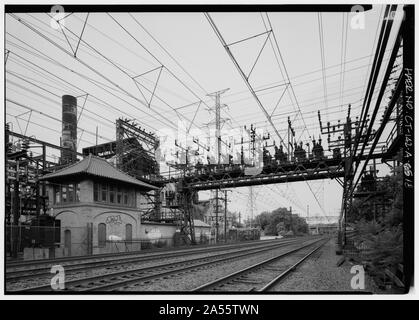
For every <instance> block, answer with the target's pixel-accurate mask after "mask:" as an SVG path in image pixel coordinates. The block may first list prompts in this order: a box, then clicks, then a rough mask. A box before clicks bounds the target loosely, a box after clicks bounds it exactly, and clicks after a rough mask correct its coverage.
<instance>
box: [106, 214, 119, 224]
mask: <svg viewBox="0 0 419 320" xmlns="http://www.w3.org/2000/svg"><path fill="white" fill-rule="evenodd" d="M105 223H106V224H122V219H121V216H120V215H117V216H109V217H107V218H106V221H105Z"/></svg>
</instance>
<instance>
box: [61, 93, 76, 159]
mask: <svg viewBox="0 0 419 320" xmlns="http://www.w3.org/2000/svg"><path fill="white" fill-rule="evenodd" d="M62 108H63V117H62V125H63V129H62V138H61V146H62V147H63V148H66V149H68V151H67V150H61V164H70V163H73V162H76V160H77V156H76V153H75V152H76V151H77V98H76V97H73V96H69V95H64V96H63V97H62Z"/></svg>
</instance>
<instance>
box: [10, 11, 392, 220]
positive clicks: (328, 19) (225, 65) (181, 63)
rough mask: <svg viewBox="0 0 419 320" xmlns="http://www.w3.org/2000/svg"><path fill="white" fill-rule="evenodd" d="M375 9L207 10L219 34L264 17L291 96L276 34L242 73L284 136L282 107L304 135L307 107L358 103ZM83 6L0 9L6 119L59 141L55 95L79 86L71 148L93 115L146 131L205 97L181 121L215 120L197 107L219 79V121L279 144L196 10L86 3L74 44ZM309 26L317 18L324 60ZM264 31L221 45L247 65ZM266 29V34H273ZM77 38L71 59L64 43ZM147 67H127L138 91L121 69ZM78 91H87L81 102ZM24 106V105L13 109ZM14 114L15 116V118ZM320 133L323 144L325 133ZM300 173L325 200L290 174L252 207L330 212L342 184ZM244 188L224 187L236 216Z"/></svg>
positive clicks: (259, 190) (108, 133)
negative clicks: (53, 11)
mask: <svg viewBox="0 0 419 320" xmlns="http://www.w3.org/2000/svg"><path fill="white" fill-rule="evenodd" d="M64 9H65V7H64ZM69 13H70V12H68V13H67V12H66V13H65V15H67V14H69ZM382 14H383V6H379V5H374V7H373V9H372V10H371V11H368V12H366V13H365V28H363V29H352V28H351V18H352V17H353V14H346V13H323V14H321V15H320V16H319V15H318V14H317V13H275V12H272V13H268V15H266V14H265V13H212V14H211V17H212V18H213V20H214V22H215V24H216V25H217V27H218V29H219V30H220V32H221V34H222V36H223V37H224V39H225V41H226V42H227V43H232V42H235V41H238V40H241V39H245V38H247V37H252V36H254V35H257V34H260V33H263V32H266V30H269V29H270V26H269V24H268V18H269V20H270V22H271V24H272V29H273V33H274V35H275V38H276V40H277V42H278V46H279V49H280V53H281V55H282V59H283V62H284V64H285V66H286V69H287V72H288V75H289V78H290V82H291V84H292V88H293V89H294V92H295V96H296V99H294V98H293V95H292V91H291V90H290V87H289V86H287V87H286V88H287V89H286V90H285V91H284V88H285V84H286V83H287V79H286V78H284V76H283V73H284V70H283V65H282V64H281V63H279V64H278V62H277V58H278V51H277V48H276V47H275V41H272V43H271V42H270V40H269V39H268V40H269V41H267V42H266V46H265V48H264V50H263V51H262V53H261V55H260V58H259V60H258V63H257V65H256V66H255V68H254V69H253V71H252V74H251V77H250V78H249V79H250V80H249V81H250V83H251V84H252V86H253V87H254V88H270V87H273V88H271V89H267V90H264V91H260V92H258V95H259V98H260V101H261V102H262V104H263V106H264V107H265V109H266V110H267V112H268V113H269V114H272V119H273V121H274V123H275V126H276V127H277V129H278V131H279V133H280V135H281V136H282V138H283V139H286V129H287V126H286V123H287V117H288V116H290V117H291V119H293V126H294V128H295V131H296V136H297V137H298V138H300V139H301V141H303V142H304V144H305V143H306V142H307V141H308V139H309V137H315V138H316V139H317V138H318V137H319V133H320V132H319V124H318V119H317V110H319V109H320V110H321V113H322V118H323V119H324V120H323V122H324V123H325V122H326V121H332V122H333V121H336V120H337V119H343V118H344V117H345V115H346V112H347V105H348V104H349V103H351V104H352V114H353V115H354V116H355V115H359V113H360V110H361V103H362V98H363V95H364V94H365V88H366V80H367V76H368V75H369V67H370V65H371V62H372V59H373V56H372V55H373V54H374V50H375V38H376V33H377V27H378V23H379V20H380V17H381V16H382ZM86 16H87V13H73V14H71V15H69V16H68V17H66V18H65V19H64V23H65V24H64V33H63V32H62V31H61V30H60V29H58V30H56V29H54V28H53V27H52V26H51V25H50V22H51V17H50V16H48V15H47V13H27V14H22V13H19V14H16V17H19V18H21V19H22V20H23V21H25V23H27V24H28V25H29V26H30V28H28V27H27V26H25V25H23V24H22V23H20V22H18V21H17V20H16V19H15V18H14V17H12V16H10V15H6V18H5V19H6V30H5V31H6V35H5V38H6V49H8V50H10V51H11V53H10V54H9V57H8V60H7V65H6V72H7V73H6V79H7V82H6V98H7V99H8V100H7V102H6V121H7V122H11V123H12V124H13V130H14V131H16V132H19V133H25V131H26V134H27V135H33V136H36V137H37V138H38V139H41V140H45V141H48V142H51V143H54V144H59V143H60V140H59V137H60V132H61V123H60V122H59V121H58V120H60V119H61V98H60V97H61V96H62V95H64V94H71V95H74V96H79V98H78V105H79V112H80V110H81V107H82V106H83V104H84V111H83V113H82V115H81V117H80V121H79V129H78V137H79V145H78V150H79V151H81V149H82V148H83V147H86V146H91V145H93V144H94V143H95V131H96V127H98V132H99V138H98V142H99V143H104V142H109V141H112V140H115V124H114V123H115V119H117V118H118V117H125V118H135V119H136V120H137V121H138V122H139V123H140V124H141V125H142V126H143V127H144V128H146V129H147V130H150V131H153V132H156V131H157V130H159V129H163V128H175V125H176V124H177V121H178V120H180V119H182V120H184V121H185V120H186V121H187V122H188V121H189V122H190V121H191V120H192V119H193V117H194V114H195V112H196V110H197V106H198V103H197V102H198V101H199V100H203V101H204V103H201V106H200V108H199V110H198V112H197V115H196V117H195V120H194V122H193V126H192V127H193V128H200V129H203V128H205V127H204V125H205V124H206V123H209V122H211V121H213V120H214V113H213V112H210V111H208V110H206V109H207V108H208V107H213V105H214V101H213V100H212V98H210V97H208V96H207V94H208V93H211V92H214V91H217V90H221V89H225V88H229V89H230V90H229V91H227V92H226V93H225V94H224V95H223V96H222V98H221V102H222V103H224V104H226V105H227V106H228V108H224V109H223V111H222V116H223V117H224V118H226V119H227V118H229V119H230V121H229V122H227V123H225V124H224V126H225V128H238V127H242V126H244V125H247V126H250V124H252V123H253V124H256V126H257V127H258V128H265V129H266V130H268V131H269V132H270V134H271V137H272V138H273V139H274V140H276V143H277V144H279V138H278V137H277V136H275V134H274V132H273V130H272V128H271V127H270V125H269V123H268V122H267V121H266V118H265V116H264V114H263V113H262V111H261V109H260V108H259V106H258V104H257V103H256V102H255V99H254V98H253V96H252V95H251V93H250V92H249V90H248V88H247V87H246V85H245V82H244V81H243V79H242V78H241V76H240V74H239V73H238V71H237V69H236V68H235V66H234V64H233V63H232V61H231V59H230V58H229V56H228V55H227V53H226V51H225V49H224V48H223V46H222V45H221V43H220V41H219V39H218V38H217V36H216V34H215V33H214V31H213V29H212V28H211V26H210V24H209V23H208V21H207V19H206V18H205V16H204V14H203V13H198V12H197V13H138V12H133V13H131V14H128V13H112V12H111V13H109V14H107V13H91V14H90V15H89V17H88V20H87V24H86V27H85V29H84V33H83V36H82V40H81V41H80V43H79V45H78V36H79V35H80V33H81V32H82V30H83V25H84V22H85V19H86ZM319 18H320V19H321V24H319ZM319 27H322V29H323V44H324V45H323V51H324V65H325V70H324V72H322V55H321V51H322V46H321V44H320V43H321V42H320V39H319ZM342 35H343V36H342ZM44 37H48V38H49V39H50V40H51V41H53V42H54V43H55V44H56V45H53V44H52V43H51V42H50V41H47V40H46V39H45V38H44ZM153 38H154V39H153ZM265 39H266V34H265V35H262V36H259V37H256V38H252V39H251V40H248V41H244V42H241V43H238V44H236V45H233V46H231V51H232V53H233V54H234V56H235V57H236V59H237V62H238V63H239V65H240V66H241V68H242V69H243V71H244V72H245V73H248V72H249V71H250V70H251V67H252V65H253V63H254V61H255V58H256V57H257V56H258V53H259V51H260V49H261V47H262V45H263V43H264V41H265ZM270 39H271V40H274V38H273V37H272V34H271V35H270ZM345 39H346V41H345ZM155 40H157V41H158V42H159V44H158V43H156V41H155ZM392 41H394V39H391V40H390V43H392ZM77 46H78V49H77V59H75V58H74V57H73V56H72V53H73V51H75V50H76V47H77ZM163 48H164V49H163ZM65 51H67V53H66V52H65ZM68 53H70V54H68ZM168 53H169V54H170V55H171V57H170V56H169V55H168ZM275 53H276V54H277V56H275ZM172 58H174V59H176V62H175V61H174V60H173V59H172ZM343 62H345V64H344V65H343V64H342V63H343ZM162 65H164V68H163V69H162V72H161V74H160V78H159V82H158V84H157V86H156V89H155V96H154V97H153V100H152V103H151V106H150V108H148V106H147V102H145V101H144V100H145V99H146V100H147V99H148V100H149V99H150V94H149V93H148V92H147V89H148V90H150V91H153V90H154V84H155V81H156V79H157V76H158V73H159V72H160V69H159V67H161V66H162ZM156 68H157V69H156ZM281 68H282V69H281ZM153 69H155V70H154V71H152V72H149V73H147V74H146V75H145V76H140V77H139V78H136V79H137V80H138V82H139V83H140V87H141V85H142V86H144V87H146V88H147V89H143V90H142V91H144V92H143V94H144V96H143V94H142V93H141V92H140V91H139V89H138V83H137V85H136V83H135V82H134V80H133V79H132V78H134V77H136V76H139V75H141V74H143V73H146V72H148V71H151V70H153ZM185 71H186V72H185ZM281 71H282V72H281ZM54 75H55V76H54ZM323 76H325V80H324V79H323ZM281 84H282V85H281ZM86 93H88V94H89V96H88V98H87V100H86V102H85V94H86ZM282 95H283V98H282V100H281V101H280V103H279V104H278V106H277V108H276V109H275V112H273V111H274V108H275V105H276V104H277V102H278V99H279V97H281V96H282ZM325 95H326V96H325ZM298 107H299V108H300V109H301V112H302V115H303V119H304V121H303V120H302V118H301V116H298V117H296V112H295V110H297V108H298ZM28 108H30V109H28ZM177 108H179V109H178V110H176V111H175V109H177ZM326 108H327V110H326ZM31 109H32V110H33V112H32V114H30V113H26V114H23V113H25V112H28V111H30V110H31ZM272 112H273V113H272ZM22 114H23V115H22ZM19 115H21V116H20V120H19V118H16V116H19ZM29 116H30V117H31V118H30V122H29V124H28V126H27V128H26V125H27V119H28V117H29ZM323 139H324V140H323V144H324V147H325V148H326V149H327V143H326V137H323ZM271 141H272V140H271ZM49 156H50V157H54V156H56V157H57V156H59V154H58V153H55V154H54V153H51V154H50V155H49ZM309 184H310V186H311V190H312V191H313V192H314V193H315V194H316V195H317V197H318V200H319V203H320V204H321V205H322V206H323V208H324V211H323V210H322V209H321V208H320V206H319V204H318V202H317V201H316V200H315V198H314V196H313V194H312V191H310V188H309V187H308V185H307V184H306V183H305V182H299V183H292V184H291V183H289V184H288V183H287V184H282V185H269V186H261V187H254V191H253V192H254V194H255V195H256V197H255V199H256V200H255V213H259V212H261V211H265V210H273V209H275V208H277V207H279V206H286V207H289V206H292V207H293V208H295V209H294V210H295V211H296V212H298V213H299V214H301V215H305V214H306V211H305V210H306V207H307V205H309V206H310V215H321V214H322V213H323V212H326V213H327V214H328V215H336V216H337V215H338V214H339V209H340V206H341V196H342V189H341V187H340V185H339V184H338V183H337V182H335V181H331V180H325V181H316V182H310V183H309ZM248 193H249V189H248V188H238V189H237V190H236V191H235V192H234V193H232V195H231V200H232V202H231V203H229V207H230V209H232V210H236V211H241V212H242V216H246V214H248V212H249V206H248V198H249V197H248Z"/></svg>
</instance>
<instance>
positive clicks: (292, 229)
mask: <svg viewBox="0 0 419 320" xmlns="http://www.w3.org/2000/svg"><path fill="white" fill-rule="evenodd" d="M290 213H291V231H292V232H293V233H294V228H293V224H292V207H290Z"/></svg>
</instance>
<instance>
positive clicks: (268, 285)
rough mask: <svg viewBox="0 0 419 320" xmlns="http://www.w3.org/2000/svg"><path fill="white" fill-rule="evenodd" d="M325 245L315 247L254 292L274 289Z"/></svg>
mask: <svg viewBox="0 0 419 320" xmlns="http://www.w3.org/2000/svg"><path fill="white" fill-rule="evenodd" d="M326 243H327V242H324V243H322V244H321V245H319V246H318V247H316V248H314V249H313V250H311V251H310V252H309V253H307V254H306V255H305V256H304V257H303V258H302V259H300V260H299V261H297V262H296V263H295V264H293V265H292V266H291V267H289V268H288V269H287V270H285V271H284V272H282V273H281V274H280V275H278V276H277V277H275V278H274V279H273V280H271V281H270V282H269V283H267V284H266V285H265V286H263V287H262V288H260V289H259V290H256V291H259V292H263V291H267V290H269V289H270V288H272V287H274V286H275V285H276V284H278V282H279V281H281V280H283V279H284V278H285V277H286V276H287V275H288V274H289V273H291V272H292V271H294V270H295V269H296V268H297V267H298V266H299V265H300V264H301V263H303V262H304V261H305V260H307V258H309V257H310V256H312V255H313V254H314V253H315V252H317V251H318V250H320V248H321V247H323V246H324V245H325V244H326Z"/></svg>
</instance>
